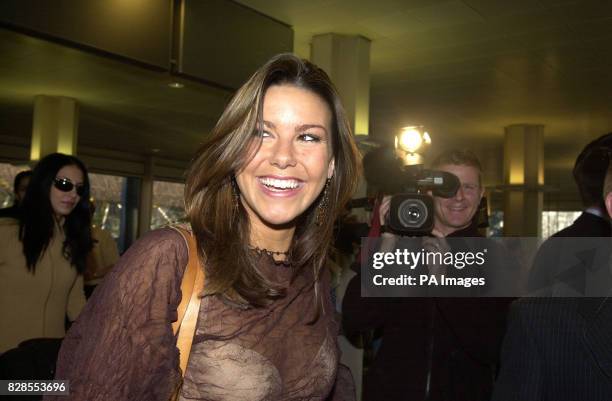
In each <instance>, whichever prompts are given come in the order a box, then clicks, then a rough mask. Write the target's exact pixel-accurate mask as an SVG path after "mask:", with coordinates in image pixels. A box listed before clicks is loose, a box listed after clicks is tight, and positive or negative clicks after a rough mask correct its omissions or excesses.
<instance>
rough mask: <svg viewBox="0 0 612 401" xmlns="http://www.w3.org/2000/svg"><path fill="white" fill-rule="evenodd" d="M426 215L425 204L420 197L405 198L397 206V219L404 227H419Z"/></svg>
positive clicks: (425, 219)
mask: <svg viewBox="0 0 612 401" xmlns="http://www.w3.org/2000/svg"><path fill="white" fill-rule="evenodd" d="M427 216H428V211H427V206H426V205H425V203H423V201H421V200H420V199H407V200H405V201H403V202H402V203H401V204H400V205H399V207H398V217H399V221H400V223H402V225H403V226H404V227H406V228H418V227H421V226H422V225H423V224H424V223H425V221H427Z"/></svg>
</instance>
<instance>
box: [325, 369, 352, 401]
mask: <svg viewBox="0 0 612 401" xmlns="http://www.w3.org/2000/svg"><path fill="white" fill-rule="evenodd" d="M356 400H357V397H356V390H355V382H354V381H353V375H352V374H351V371H350V370H349V368H348V367H346V366H345V365H343V364H339V365H338V372H337V373H336V383H335V384H334V388H333V389H332V392H331V394H330V395H329V397H328V398H327V401H356Z"/></svg>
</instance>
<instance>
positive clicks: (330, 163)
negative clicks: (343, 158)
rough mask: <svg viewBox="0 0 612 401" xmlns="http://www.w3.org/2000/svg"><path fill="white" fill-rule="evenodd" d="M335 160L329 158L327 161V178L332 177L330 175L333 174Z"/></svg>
mask: <svg viewBox="0 0 612 401" xmlns="http://www.w3.org/2000/svg"><path fill="white" fill-rule="evenodd" d="M335 165H336V164H335V160H334V159H331V160H330V161H329V166H328V167H327V179H328V180H329V179H330V178H332V176H333V175H334V167H335Z"/></svg>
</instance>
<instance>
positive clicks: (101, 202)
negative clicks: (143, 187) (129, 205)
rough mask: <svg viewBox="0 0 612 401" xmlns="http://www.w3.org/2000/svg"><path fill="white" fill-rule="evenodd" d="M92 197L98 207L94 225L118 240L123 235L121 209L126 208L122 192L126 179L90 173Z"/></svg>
mask: <svg viewBox="0 0 612 401" xmlns="http://www.w3.org/2000/svg"><path fill="white" fill-rule="evenodd" d="M89 182H90V185H91V197H92V198H93V201H94V202H95V205H96V212H95V213H94V216H93V221H92V223H93V225H94V226H96V227H100V228H101V229H103V230H107V231H109V232H110V233H111V235H112V236H113V238H115V239H117V238H119V236H120V233H121V209H122V208H124V207H125V205H124V204H123V202H122V197H121V192H122V190H123V187H124V182H125V177H120V176H115V175H107V174H94V173H89Z"/></svg>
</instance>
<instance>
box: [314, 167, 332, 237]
mask: <svg viewBox="0 0 612 401" xmlns="http://www.w3.org/2000/svg"><path fill="white" fill-rule="evenodd" d="M330 181H331V178H328V179H327V181H326V182H325V187H324V188H323V195H322V196H321V201H320V202H319V205H318V206H317V215H316V217H315V222H316V223H317V225H318V226H321V225H323V222H324V221H325V218H326V217H327V209H328V207H329V182H330Z"/></svg>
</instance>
